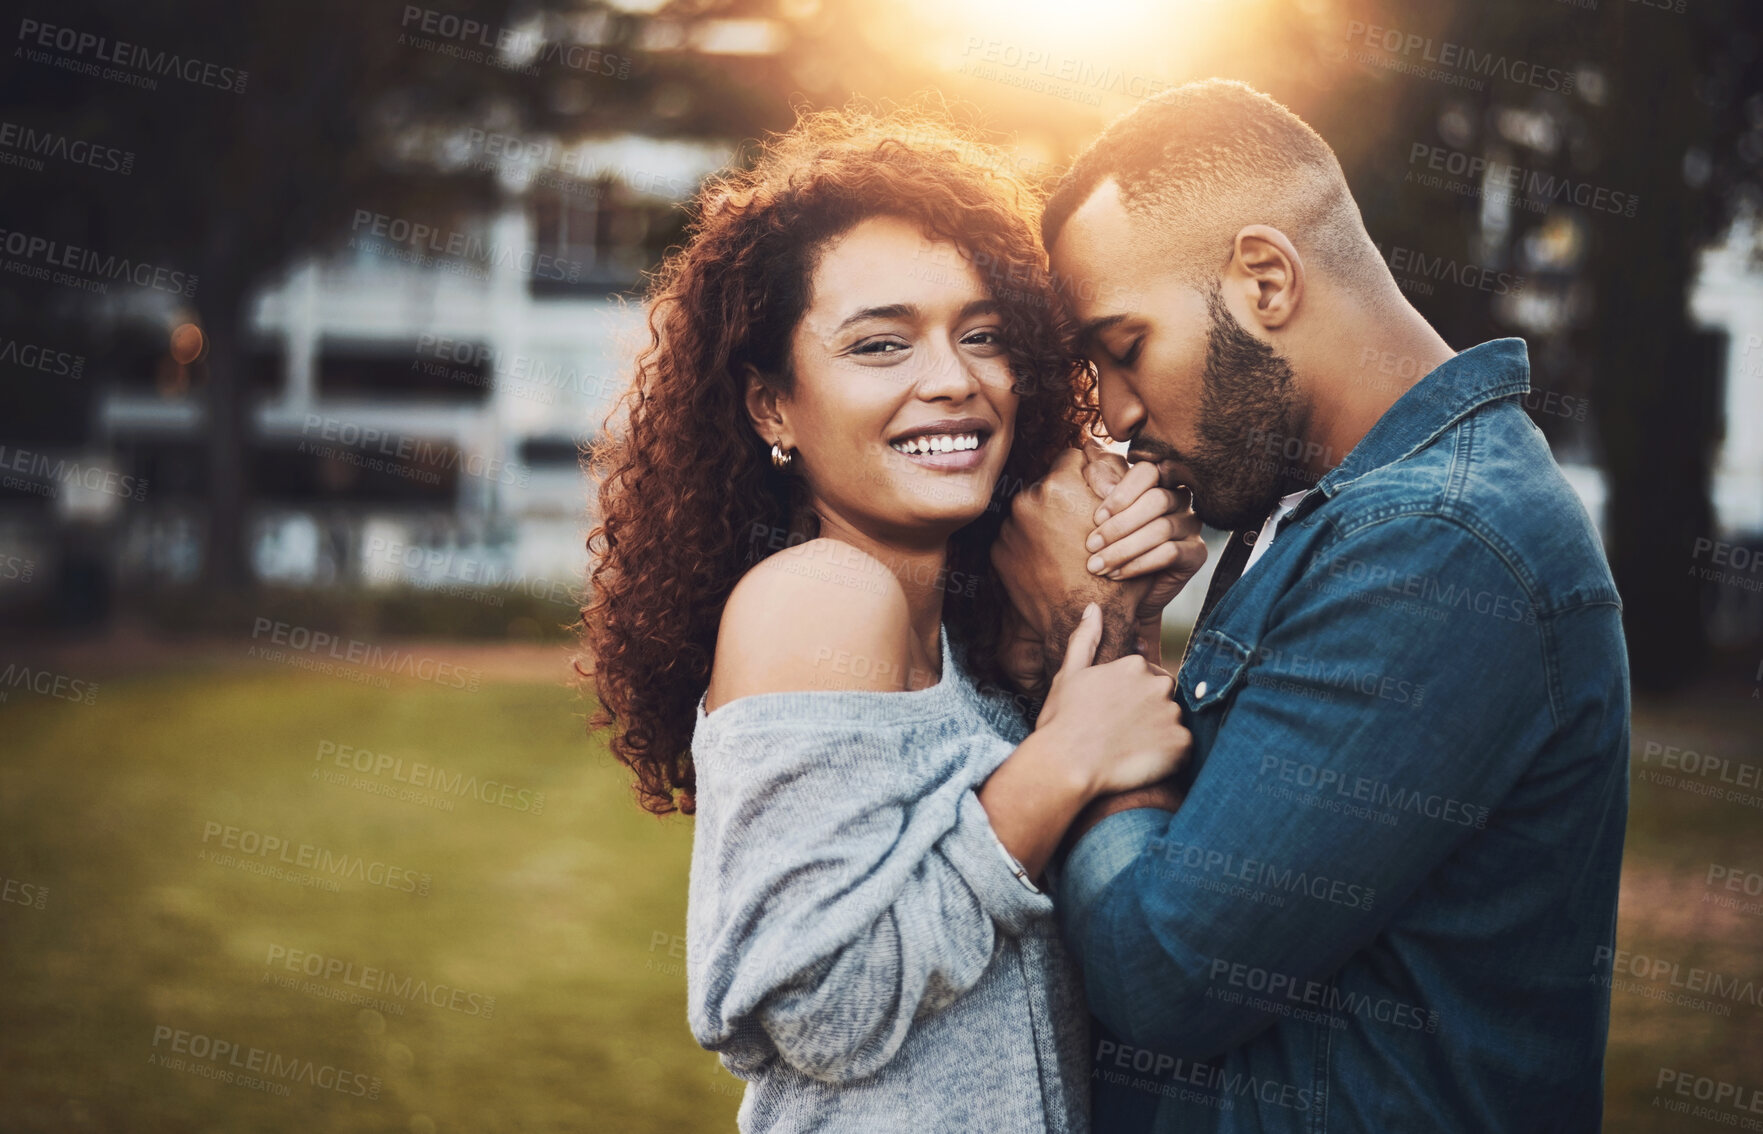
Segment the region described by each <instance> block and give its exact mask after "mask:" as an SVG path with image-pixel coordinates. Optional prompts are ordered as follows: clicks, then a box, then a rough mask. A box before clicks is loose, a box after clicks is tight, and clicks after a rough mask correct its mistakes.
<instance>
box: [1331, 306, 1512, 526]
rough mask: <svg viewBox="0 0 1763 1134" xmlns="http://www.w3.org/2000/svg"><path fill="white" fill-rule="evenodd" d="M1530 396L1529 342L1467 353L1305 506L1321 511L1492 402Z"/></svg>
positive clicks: (1392, 411)
mask: <svg viewBox="0 0 1763 1134" xmlns="http://www.w3.org/2000/svg"><path fill="white" fill-rule="evenodd" d="M1529 391H1530V356H1529V353H1528V351H1527V349H1526V347H1525V344H1524V340H1523V339H1518V338H1508V339H1494V340H1493V341H1491V342H1485V343H1482V344H1481V345H1480V346H1476V347H1471V348H1469V349H1468V350H1466V351H1462V352H1460V353H1459V354H1457V355H1455V356H1453V357H1452V358H1450V359H1449V360H1447V361H1445V362H1444V363H1442V364H1440V365H1439V366H1437V367H1435V368H1434V369H1433V370H1432V372H1431V373H1429V374H1427V375H1426V377H1424V378H1422V379H1421V380H1420V381H1418V382H1416V383H1415V384H1414V385H1413V386H1412V387H1410V388H1409V389H1408V391H1407V392H1406V393H1404V394H1403V395H1402V396H1401V397H1400V398H1397V399H1396V403H1395V404H1394V405H1392V406H1391V407H1390V408H1389V409H1388V410H1385V411H1384V415H1383V416H1382V417H1380V418H1378V419H1377V423H1376V424H1374V425H1373V426H1372V427H1371V429H1370V430H1369V431H1368V432H1367V433H1366V434H1365V436H1364V437H1362V438H1360V439H1359V443H1358V444H1357V445H1355V446H1353V451H1352V452H1350V453H1348V454H1347V456H1346V459H1345V460H1343V461H1342V462H1341V463H1340V464H1338V465H1336V466H1335V467H1334V468H1332V469H1330V470H1329V471H1328V472H1327V473H1326V474H1324V475H1323V476H1322V478H1321V479H1319V480H1318V481H1317V482H1316V487H1315V489H1313V490H1312V492H1311V495H1310V496H1309V497H1308V498H1307V499H1306V501H1305V503H1306V504H1308V505H1310V507H1311V508H1314V507H1317V506H1319V505H1320V504H1321V503H1322V501H1324V500H1327V499H1330V498H1332V497H1333V496H1334V495H1335V494H1336V493H1338V492H1339V491H1340V490H1341V489H1342V488H1344V487H1346V486H1347V485H1349V484H1351V483H1352V482H1353V481H1355V480H1358V479H1359V478H1360V477H1362V476H1365V475H1366V474H1367V473H1371V472H1374V471H1376V470H1377V469H1380V468H1382V467H1383V466H1385V465H1387V464H1389V463H1390V462H1392V461H1397V460H1400V459H1401V458H1403V457H1405V456H1407V455H1408V454H1409V453H1412V452H1414V451H1415V450H1416V449H1419V448H1420V447H1421V446H1423V445H1425V444H1427V443H1428V442H1430V441H1431V440H1432V439H1433V438H1435V437H1437V436H1438V435H1439V434H1440V433H1443V432H1444V431H1445V430H1446V429H1449V428H1450V427H1451V426H1452V425H1454V424H1455V423H1456V422H1458V421H1460V420H1462V419H1463V418H1465V417H1467V416H1469V415H1470V414H1471V413H1474V412H1475V411H1476V410H1478V409H1480V408H1481V407H1482V406H1484V405H1487V404H1488V403H1489V402H1495V401H1499V400H1501V399H1503V398H1510V397H1513V396H1514V395H1521V394H1525V393H1528V392H1529ZM1304 510H1305V511H1308V510H1309V509H1304Z"/></svg>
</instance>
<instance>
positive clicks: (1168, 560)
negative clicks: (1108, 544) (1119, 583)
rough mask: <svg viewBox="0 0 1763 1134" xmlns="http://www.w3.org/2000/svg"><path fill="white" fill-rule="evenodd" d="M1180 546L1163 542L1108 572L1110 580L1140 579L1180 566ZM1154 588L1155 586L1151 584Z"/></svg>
mask: <svg viewBox="0 0 1763 1134" xmlns="http://www.w3.org/2000/svg"><path fill="white" fill-rule="evenodd" d="M1179 547H1180V545H1179V544H1175V543H1171V542H1170V541H1168V540H1164V541H1163V542H1162V543H1160V544H1158V545H1157V546H1156V547H1153V548H1152V549H1151V550H1149V551H1147V552H1145V553H1144V554H1143V555H1140V556H1138V557H1137V558H1134V559H1130V560H1128V561H1127V562H1125V563H1123V564H1121V565H1120V566H1119V567H1116V568H1114V569H1112V570H1110V571H1109V572H1108V577H1109V578H1110V579H1142V578H1144V577H1145V576H1146V575H1155V574H1157V573H1158V572H1160V571H1168V570H1172V569H1175V568H1177V567H1179V566H1180V565H1181V551H1180V550H1179ZM1153 586H1155V584H1153Z"/></svg>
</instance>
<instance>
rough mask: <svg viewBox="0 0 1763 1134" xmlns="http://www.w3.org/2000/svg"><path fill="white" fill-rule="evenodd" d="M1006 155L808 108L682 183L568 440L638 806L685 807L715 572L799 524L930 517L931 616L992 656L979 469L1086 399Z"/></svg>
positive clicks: (613, 700) (1036, 442)
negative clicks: (946, 577)
mask: <svg viewBox="0 0 1763 1134" xmlns="http://www.w3.org/2000/svg"><path fill="white" fill-rule="evenodd" d="M988 157H990V158H994V159H995V160H991V161H988V160H987V159H988ZM1009 168H1010V167H1009V162H1008V161H1007V160H1006V159H1005V158H1003V157H1002V156H1000V155H998V154H996V153H995V152H994V151H993V150H991V149H990V148H989V147H987V146H986V145H985V144H983V143H982V142H979V141H976V140H975V139H974V138H972V137H971V136H969V135H967V134H965V133H963V132H961V131H959V130H958V129H956V128H955V127H954V126H952V125H951V124H950V123H949V122H947V121H946V120H942V119H934V118H929V117H924V116H919V115H907V114H904V113H901V114H895V115H892V116H888V117H874V116H867V115H861V114H845V113H838V112H822V113H819V114H814V115H810V116H807V117H805V118H804V119H803V121H802V122H801V123H800V124H799V125H798V126H797V128H796V129H795V130H793V131H791V132H790V133H789V134H787V135H785V136H783V137H780V138H776V139H773V141H772V142H771V144H770V145H769V146H768V147H767V149H766V150H765V152H764V154H763V155H762V157H761V158H760V160H759V161H758V163H757V164H755V166H754V167H753V168H751V169H749V170H745V171H741V172H735V173H731V174H728V175H726V176H725V177H723V178H722V179H720V180H718V181H716V182H714V183H712V184H711V185H710V186H708V187H706V189H705V190H704V191H703V192H702V193H701V194H700V196H699V198H698V201H697V202H696V205H695V208H696V210H697V216H696V218H695V220H694V223H693V225H692V229H691V234H690V240H689V243H688V244H687V246H686V247H685V248H684V249H683V250H681V251H680V252H679V253H677V254H676V255H675V256H674V257H673V258H672V259H670V260H669V261H668V262H667V263H666V264H664V265H663V267H662V269H661V270H660V272H659V274H658V275H657V277H656V280H655V283H654V286H653V289H652V291H651V296H650V320H649V322H650V329H651V335H652V338H651V345H650V348H649V349H648V350H647V351H646V352H645V353H644V354H643V355H642V357H641V358H640V359H639V360H638V374H637V378H636V381H635V382H634V383H633V384H632V392H631V394H630V395H629V396H628V398H627V400H626V403H625V405H624V406H623V407H622V408H621V411H620V412H621V413H622V414H623V417H622V418H621V419H616V420H622V423H623V424H622V427H621V428H619V429H617V430H611V429H609V430H608V432H607V435H606V438H607V439H606V440H605V441H603V442H602V444H601V445H600V446H599V447H598V448H597V449H596V450H595V452H594V453H593V464H594V468H595V471H596V474H597V476H598V477H599V479H600V480H601V484H602V487H601V491H600V497H599V499H600V508H601V516H602V520H601V524H600V526H599V527H598V528H597V529H596V530H595V532H594V533H593V535H592V537H591V538H590V540H589V550H590V552H591V553H592V554H593V556H594V562H595V566H594V571H593V575H592V579H591V583H592V588H593V594H592V597H591V601H590V604H589V606H588V608H587V609H586V611H585V612H584V614H583V621H582V626H583V636H584V639H585V644H586V645H587V646H588V648H589V651H590V653H591V654H592V657H593V666H594V683H595V686H596V688H597V691H598V694H599V701H600V711H599V713H598V715H597V716H596V718H595V721H594V726H595V727H596V728H610V729H611V730H612V732H613V736H612V741H611V743H612V748H613V751H614V753H615V754H616V755H617V756H618V758H619V759H620V760H621V761H622V762H624V763H625V764H626V765H627V766H629V767H630V768H631V769H632V770H633V772H635V774H636V781H637V787H638V791H639V793H640V796H641V798H642V801H643V803H644V805H645V806H647V807H650V808H651V809H653V810H656V811H658V812H664V811H671V810H674V809H676V808H677V809H680V810H685V811H688V812H689V811H691V809H692V797H691V790H692V786H693V773H692V765H691V759H690V755H689V753H688V749H689V746H690V738H691V732H692V728H693V714H694V711H695V708H696V706H697V703H698V699H699V696H700V695H701V694H702V693H703V692H704V691H705V688H706V686H707V685H708V683H709V680H710V672H711V662H712V660H713V658H714V657H715V654H716V650H717V643H718V628H719V623H720V621H721V617H722V611H723V608H724V605H725V604H726V603H727V601H728V599H729V596H730V594H731V593H732V592H733V591H734V588H735V585H736V583H737V582H738V581H739V580H740V579H741V578H742V576H743V575H745V574H746V573H747V572H748V571H749V569H751V568H752V567H753V566H754V565H755V564H757V563H758V562H760V561H761V560H763V559H765V558H766V557H767V556H769V555H771V554H773V553H774V552H776V551H778V550H780V549H782V548H784V547H786V546H792V545H796V544H801V543H804V542H806V541H808V540H811V539H814V538H816V537H819V536H821V535H822V534H823V525H832V526H833V527H834V528H836V529H838V530H839V532H840V534H841V535H845V536H848V535H849V533H850V532H851V531H853V530H856V529H858V528H861V527H866V526H869V525H872V524H875V523H877V522H878V521H885V522H884V526H891V527H894V528H896V529H897V528H898V527H899V526H900V525H901V524H902V523H904V524H929V525H930V528H928V529H927V531H926V533H925V539H926V541H927V542H932V543H937V544H939V545H941V544H946V545H947V552H946V554H947V563H946V568H947V570H948V572H949V573H950V574H951V575H954V574H959V575H960V576H962V577H966V578H970V579H976V580H981V581H982V582H981V584H980V585H978V586H975V587H973V588H971V590H972V595H971V597H967V596H966V595H960V596H957V599H958V601H954V602H951V603H950V604H949V609H948V610H947V611H946V612H945V613H946V616H947V618H948V620H949V622H950V625H951V630H952V633H953V635H954V636H955V637H956V639H957V640H960V641H963V642H964V643H965V644H966V645H967V646H968V647H969V648H970V650H971V651H972V652H973V654H974V655H975V656H976V657H980V658H989V657H990V656H991V655H992V653H993V652H994V651H993V649H992V644H994V643H995V642H996V641H997V639H998V637H999V634H1000V627H1001V622H1002V618H1003V604H1002V601H1001V597H1000V596H1001V589H1000V588H999V587H998V586H997V585H995V583H992V582H990V580H991V579H992V574H991V566H990V563H989V561H988V557H987V550H988V548H989V546H990V543H991V541H992V538H993V536H994V534H995V533H996V530H997V524H998V522H999V520H1000V518H1001V514H1000V512H999V510H998V508H997V507H996V506H995V504H994V501H993V494H994V488H995V487H996V486H998V485H1000V484H1002V485H1004V486H1006V487H1007V488H1014V487H1017V486H1020V485H1022V484H1025V483H1031V482H1033V481H1034V480H1036V479H1038V478H1039V477H1040V476H1041V475H1042V474H1043V473H1044V472H1045V471H1046V469H1047V468H1048V467H1049V466H1050V464H1051V462H1052V460H1053V458H1054V456H1055V455H1057V454H1058V453H1059V452H1061V451H1063V450H1066V449H1068V448H1070V447H1072V446H1073V445H1075V444H1076V443H1077V442H1078V440H1079V438H1080V434H1081V426H1082V424H1083V422H1084V421H1085V420H1086V419H1087V418H1086V414H1087V411H1086V410H1085V409H1084V408H1083V407H1084V406H1086V405H1089V404H1090V403H1089V401H1088V393H1087V390H1084V389H1083V388H1082V386H1083V382H1084V381H1085V379H1086V377H1087V372H1086V371H1085V370H1083V369H1082V368H1080V367H1079V365H1078V364H1077V363H1076V361H1075V360H1074V358H1073V357H1072V356H1071V354H1070V353H1069V352H1068V350H1067V347H1066V342H1065V336H1064V332H1065V330H1066V328H1065V327H1064V325H1063V323H1062V319H1063V314H1062V312H1061V309H1060V308H1059V307H1058V305H1057V304H1056V302H1055V301H1054V298H1053V295H1052V293H1051V290H1050V288H1049V287H1048V284H1047V275H1046V266H1045V257H1044V253H1043V252H1042V250H1041V248H1040V245H1039V242H1038V240H1037V239H1036V237H1035V235H1034V231H1033V227H1032V224H1031V220H1032V215H1033V214H1032V210H1033V209H1034V207H1035V206H1036V205H1037V204H1038V200H1037V198H1036V197H1035V195H1034V193H1033V192H1032V191H1031V190H1030V189H1029V188H1027V187H1026V186H1024V185H1022V184H1019V183H1018V182H1016V181H1015V180H1013V179H1012V178H1010V177H1009V176H1007V175H1005V174H1004V173H1001V172H999V171H1001V170H1007V169H1009ZM976 265H983V269H982V268H981V267H978V266H976ZM994 285H996V286H994ZM921 393H923V394H928V396H921ZM951 406H954V407H956V408H954V409H950V408H948V407H951ZM957 434H964V435H970V436H972V437H974V438H975V442H976V443H975V445H974V448H972V449H964V450H962V451H961V452H959V453H957V451H956V450H955V444H956V435H957ZM945 438H946V439H947V442H948V444H949V446H950V451H949V452H948V453H946V454H944V453H943V452H942V446H943V444H944V439H945ZM908 442H910V443H911V448H912V452H907V451H906V445H907V443H908ZM896 443H897V444H896ZM933 443H934V445H935V447H936V450H937V452H936V455H932V453H931V451H930V449H931V445H932V444H933ZM963 443H964V444H965V443H966V442H963ZM774 445H775V447H776V451H775V454H774V452H773V447H774ZM811 500H812V504H811ZM858 546H863V544H861V543H859V544H858ZM885 561H887V557H885V556H884V562H885ZM932 645H934V639H933V640H932V642H931V643H929V644H924V643H921V649H923V650H924V651H926V652H929V651H930V647H931V646H932ZM919 660H921V661H929V660H930V659H928V658H921V659H919ZM999 676H1001V675H999Z"/></svg>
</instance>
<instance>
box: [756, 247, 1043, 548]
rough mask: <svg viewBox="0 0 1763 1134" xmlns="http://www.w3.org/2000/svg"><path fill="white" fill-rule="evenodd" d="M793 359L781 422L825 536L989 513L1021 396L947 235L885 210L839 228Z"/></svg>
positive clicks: (974, 276) (997, 330)
mask: <svg viewBox="0 0 1763 1134" xmlns="http://www.w3.org/2000/svg"><path fill="white" fill-rule="evenodd" d="M791 360H792V365H793V369H794V372H795V383H794V388H793V390H792V391H791V392H790V394H789V395H787V396H781V397H779V398H778V401H777V411H778V414H779V418H780V422H781V426H782V430H781V431H782V432H783V433H784V443H785V445H786V447H793V448H794V449H795V451H796V452H795V461H794V466H793V468H792V471H793V472H794V473H796V474H797V475H800V476H802V477H804V478H806V480H807V484H808V488H809V492H810V495H811V498H812V501H813V504H814V508H815V511H816V512H817V513H819V515H820V516H821V519H822V521H823V522H828V523H830V524H831V528H830V529H827V534H832V532H833V530H836V529H837V528H839V527H848V528H854V529H856V530H858V531H861V532H864V533H866V534H868V535H870V536H872V537H875V538H879V539H887V540H899V541H902V542H907V543H916V542H924V541H929V540H943V539H947V538H948V536H949V535H950V534H951V533H953V532H954V531H955V530H956V529H958V528H960V527H962V526H964V525H965V524H967V523H969V522H970V521H972V520H973V519H975V518H976V517H978V516H979V515H980V514H981V513H982V512H984V511H985V508H986V505H987V503H988V502H989V501H990V500H991V496H992V489H993V486H994V485H995V484H996V483H997V480H998V477H999V476H1000V475H1002V472H1003V468H1004V459H1005V457H1006V456H1008V455H1009V452H1010V444H1011V440H1012V438H1013V435H1014V426H1015V422H1016V402H1017V395H1016V393H1015V391H1014V389H1013V380H1012V375H1011V373H1010V367H1009V361H1008V357H1007V354H1006V351H1005V344H1004V341H1003V323H1002V320H1001V318H1000V312H999V309H998V307H997V305H996V304H994V303H993V302H992V300H991V297H990V294H989V293H988V291H987V289H986V287H985V286H984V283H983V282H982V280H981V278H980V274H979V273H978V272H977V271H976V270H975V269H974V267H973V265H972V264H971V263H970V262H969V261H968V259H967V258H966V257H965V256H964V255H962V253H961V252H960V251H959V250H958V249H957V248H956V246H955V245H953V244H951V243H948V242H946V241H938V240H932V239H930V238H928V237H926V236H925V235H924V233H923V232H922V231H921V230H920V229H919V228H918V226H917V225H915V224H913V223H912V222H910V221H905V220H900V219H896V218H893V217H875V218H872V219H870V220H866V221H863V222H862V223H860V224H858V225H857V226H856V227H854V228H852V229H851V230H850V231H849V232H847V233H845V234H844V235H843V236H841V237H839V238H837V239H836V240H835V241H834V242H833V243H832V244H830V245H829V246H828V247H827V248H826V249H825V251H824V252H823V253H822V255H821V257H820V262H819V265H818V266H817V268H816V269H815V272H814V278H813V282H812V287H811V289H810V298H809V303H808V308H807V310H806V311H805V312H804V313H803V316H802V320H801V322H800V323H799V324H798V325H797V328H796V332H795V336H794V339H793V341H792V343H791ZM762 428H763V427H762Z"/></svg>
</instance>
